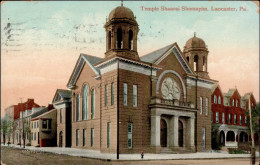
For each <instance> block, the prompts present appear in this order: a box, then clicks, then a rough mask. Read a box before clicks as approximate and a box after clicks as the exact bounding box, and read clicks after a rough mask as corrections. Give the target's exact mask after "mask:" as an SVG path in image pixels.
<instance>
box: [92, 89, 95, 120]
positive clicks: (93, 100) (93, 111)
mask: <svg viewBox="0 0 260 165" xmlns="http://www.w3.org/2000/svg"><path fill="white" fill-rule="evenodd" d="M94 117H95V90H94V89H92V90H91V119H93V118H94Z"/></svg>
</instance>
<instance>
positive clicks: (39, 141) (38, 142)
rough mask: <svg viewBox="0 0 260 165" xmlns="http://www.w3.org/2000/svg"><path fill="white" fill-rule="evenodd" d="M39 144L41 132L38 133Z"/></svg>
mask: <svg viewBox="0 0 260 165" xmlns="http://www.w3.org/2000/svg"><path fill="white" fill-rule="evenodd" d="M38 144H40V132H38Z"/></svg>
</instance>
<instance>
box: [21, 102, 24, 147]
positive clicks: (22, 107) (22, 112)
mask: <svg viewBox="0 0 260 165" xmlns="http://www.w3.org/2000/svg"><path fill="white" fill-rule="evenodd" d="M22 99H23V98H22V97H21V98H20V100H21V106H22ZM22 110H23V106H22V109H21V111H22ZM22 126H23V148H25V138H24V122H23V111H22ZM21 143H22V142H21ZM20 147H21V146H20Z"/></svg>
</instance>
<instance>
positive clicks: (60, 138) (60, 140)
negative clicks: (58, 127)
mask: <svg viewBox="0 0 260 165" xmlns="http://www.w3.org/2000/svg"><path fill="white" fill-rule="evenodd" d="M59 147H62V131H61V132H60V136H59Z"/></svg>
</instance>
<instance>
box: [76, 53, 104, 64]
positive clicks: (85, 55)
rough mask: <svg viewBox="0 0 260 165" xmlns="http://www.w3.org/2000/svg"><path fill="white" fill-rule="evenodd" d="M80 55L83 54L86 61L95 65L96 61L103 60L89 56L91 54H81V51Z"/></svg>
mask: <svg viewBox="0 0 260 165" xmlns="http://www.w3.org/2000/svg"><path fill="white" fill-rule="evenodd" d="M81 55H83V56H84V57H85V58H86V59H87V60H88V62H89V63H90V64H91V65H95V64H97V63H99V62H100V61H102V60H103V58H99V57H95V56H91V55H88V54H83V53H81Z"/></svg>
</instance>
